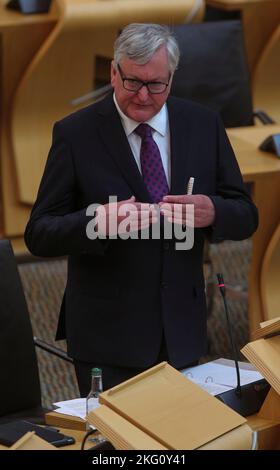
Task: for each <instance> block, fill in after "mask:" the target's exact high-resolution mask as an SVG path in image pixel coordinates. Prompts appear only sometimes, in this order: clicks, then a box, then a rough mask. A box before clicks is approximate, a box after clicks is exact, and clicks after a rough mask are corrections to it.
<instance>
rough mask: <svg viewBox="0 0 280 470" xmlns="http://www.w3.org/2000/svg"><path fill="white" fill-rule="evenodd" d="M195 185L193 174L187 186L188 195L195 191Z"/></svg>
mask: <svg viewBox="0 0 280 470" xmlns="http://www.w3.org/2000/svg"><path fill="white" fill-rule="evenodd" d="M193 185H194V177H193V176H191V177H190V179H189V182H188V187H187V196H191V195H192V192H193Z"/></svg>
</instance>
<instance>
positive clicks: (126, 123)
mask: <svg viewBox="0 0 280 470" xmlns="http://www.w3.org/2000/svg"><path fill="white" fill-rule="evenodd" d="M113 99H114V103H115V105H116V108H117V111H118V113H119V115H120V118H121V120H122V123H123V127H124V130H125V133H126V136H127V137H128V136H129V135H130V134H132V132H134V131H135V129H136V127H138V126H139V124H140V123H139V122H137V121H134V119H131V118H129V117H128V116H126V114H124V113H123V112H122V110H121V108H120V107H119V105H118V102H117V99H116V96H115V93H114V95H113ZM167 122H168V115H167V106H166V103H164V105H163V106H162V108H161V110H160V111H159V112H158V113H157V114H156V115H155V116H153V117H152V118H151V119H149V120H148V121H145V123H146V124H149V126H151V127H152V128H153V129H154V130H155V131H157V132H158V133H159V134H161V135H162V136H165V135H166V131H167Z"/></svg>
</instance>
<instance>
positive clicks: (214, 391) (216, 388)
mask: <svg viewBox="0 0 280 470" xmlns="http://www.w3.org/2000/svg"><path fill="white" fill-rule="evenodd" d="M188 378H190V377H188ZM190 380H191V381H192V382H193V383H195V384H196V385H199V387H201V388H203V390H205V391H206V392H208V393H210V395H219V393H223V392H227V391H228V390H232V387H227V386H226V385H220V384H215V383H213V382H199V381H197V380H194V379H193V378H190Z"/></svg>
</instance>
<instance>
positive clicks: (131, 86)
mask: <svg viewBox="0 0 280 470" xmlns="http://www.w3.org/2000/svg"><path fill="white" fill-rule="evenodd" d="M117 67H118V71H119V74H120V77H121V79H122V82H123V87H124V89H125V90H127V91H132V92H133V93H137V92H138V91H140V90H141V88H142V87H143V86H145V87H147V90H148V92H149V93H151V94H152V95H157V94H160V93H164V92H165V90H166V88H167V87H168V85H169V82H170V77H169V79H168V83H163V82H143V81H142V80H136V79H134V78H126V77H125V76H124V75H123V71H122V69H121V66H120V65H119V64H118V65H117Z"/></svg>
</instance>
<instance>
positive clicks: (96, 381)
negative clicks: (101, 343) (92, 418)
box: [86, 367, 103, 429]
mask: <svg viewBox="0 0 280 470" xmlns="http://www.w3.org/2000/svg"><path fill="white" fill-rule="evenodd" d="M102 391H103V385H102V370H101V369H99V368H98V367H95V368H94V369H91V388H90V392H89V394H88V396H87V398H86V414H87V415H88V413H89V412H90V411H92V410H94V409H95V408H96V405H97V403H98V397H99V395H100V393H101V392H102ZM87 427H88V429H89V425H88V426H87Z"/></svg>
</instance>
